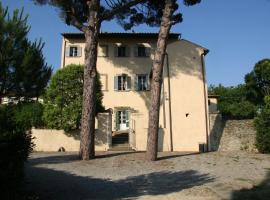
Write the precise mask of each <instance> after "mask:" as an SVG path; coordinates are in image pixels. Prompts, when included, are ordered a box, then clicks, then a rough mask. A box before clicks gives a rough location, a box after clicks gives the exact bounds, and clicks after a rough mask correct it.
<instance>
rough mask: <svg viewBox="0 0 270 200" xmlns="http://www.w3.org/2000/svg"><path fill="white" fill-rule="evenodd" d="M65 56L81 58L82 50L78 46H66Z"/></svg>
mask: <svg viewBox="0 0 270 200" xmlns="http://www.w3.org/2000/svg"><path fill="white" fill-rule="evenodd" d="M66 56H69V57H80V56H82V48H81V47H79V46H68V47H67V48H66Z"/></svg>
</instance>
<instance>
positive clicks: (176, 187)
mask: <svg viewBox="0 0 270 200" xmlns="http://www.w3.org/2000/svg"><path fill="white" fill-rule="evenodd" d="M61 158H62V159H64V160H62V161H61ZM44 159H45V158H43V160H42V159H37V158H36V159H33V162H32V160H31V161H30V163H28V165H27V167H26V174H27V180H28V181H29V183H28V186H27V187H28V192H29V190H31V191H34V192H35V194H37V196H39V199H40V200H45V199H46V200H47V199H54V200H58V199H59V200H62V199H65V200H67V199H72V200H74V199H136V198H139V197H141V196H144V195H150V196H157V195H166V194H170V193H174V192H179V191H181V190H183V189H187V188H191V187H194V186H199V185H203V184H205V183H208V182H212V181H213V180H214V179H213V178H211V177H210V176H209V175H208V174H200V173H198V172H197V171H194V170H187V171H179V172H169V171H160V172H153V173H149V174H142V175H138V176H129V177H126V178H122V179H118V180H111V179H102V178H96V177H91V176H77V175H75V174H71V173H69V172H68V171H58V170H55V169H50V168H44V167H42V165H41V166H36V165H38V164H43V163H44V161H45V160H44ZM46 159H48V160H47V161H46V163H55V162H56V161H57V163H61V164H63V163H64V162H65V161H68V162H70V161H72V160H73V159H75V157H73V156H71V157H65V156H64V157H63V156H62V157H61V156H59V157H58V158H56V157H47V158H46ZM50 159H52V162H49V160H50ZM65 159H66V160H65ZM68 162H67V164H68ZM101 167H102V166H101ZM84 169H85V168H84ZM101 170H102V168H101ZM117 170H121V169H119V168H116V169H115V173H117ZM112 172H114V170H112ZM31 191H30V192H31Z"/></svg>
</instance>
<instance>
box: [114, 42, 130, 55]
mask: <svg viewBox="0 0 270 200" xmlns="http://www.w3.org/2000/svg"><path fill="white" fill-rule="evenodd" d="M114 55H115V57H129V47H128V46H126V45H120V46H115V49H114Z"/></svg>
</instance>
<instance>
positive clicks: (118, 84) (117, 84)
mask: <svg viewBox="0 0 270 200" xmlns="http://www.w3.org/2000/svg"><path fill="white" fill-rule="evenodd" d="M130 89H131V77H130V76H128V75H126V74H122V75H118V76H115V77H114V90H117V91H127V90H130Z"/></svg>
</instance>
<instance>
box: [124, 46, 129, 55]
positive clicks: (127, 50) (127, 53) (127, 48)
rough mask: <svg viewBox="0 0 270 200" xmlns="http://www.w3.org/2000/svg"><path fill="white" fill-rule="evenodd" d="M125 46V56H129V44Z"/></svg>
mask: <svg viewBox="0 0 270 200" xmlns="http://www.w3.org/2000/svg"><path fill="white" fill-rule="evenodd" d="M125 47H126V48H125V49H126V55H125V56H126V57H129V56H130V49H129V46H125Z"/></svg>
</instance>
